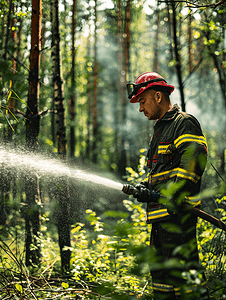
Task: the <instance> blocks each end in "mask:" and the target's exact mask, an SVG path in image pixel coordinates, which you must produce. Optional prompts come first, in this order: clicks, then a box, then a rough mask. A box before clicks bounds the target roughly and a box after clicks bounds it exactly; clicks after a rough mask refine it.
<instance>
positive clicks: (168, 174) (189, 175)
mask: <svg viewBox="0 0 226 300" xmlns="http://www.w3.org/2000/svg"><path fill="white" fill-rule="evenodd" d="M173 177H179V178H182V179H189V180H191V181H192V182H194V183H197V182H198V181H199V180H200V176H198V175H197V174H195V173H193V172H188V171H187V170H185V169H182V168H175V169H172V170H169V171H165V172H161V173H157V174H154V175H149V183H153V182H155V181H157V180H165V179H169V178H173Z"/></svg>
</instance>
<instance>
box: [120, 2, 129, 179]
mask: <svg viewBox="0 0 226 300" xmlns="http://www.w3.org/2000/svg"><path fill="white" fill-rule="evenodd" d="M129 8H130V7H129V6H128V3H127V12H128V14H126V15H127V16H129ZM117 15H118V21H117V43H118V73H119V82H120V85H119V89H120V90H119V94H120V99H121V120H120V122H121V124H122V125H123V126H122V127H121V128H123V127H124V125H125V122H126V99H125V85H126V69H128V65H126V64H125V59H127V61H128V58H126V57H123V53H126V51H128V49H126V43H124V44H123V42H122V8H121V0H118V12H117ZM127 16H126V22H128V21H129V18H128V19H127ZM126 26H127V27H128V24H126ZM125 28H126V27H125ZM126 55H128V53H127V54H126ZM125 145H126V137H125V132H124V131H121V132H120V148H121V149H120V158H119V163H118V172H119V174H120V176H123V175H126V164H127V157H126V149H125Z"/></svg>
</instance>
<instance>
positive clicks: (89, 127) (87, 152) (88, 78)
mask: <svg viewBox="0 0 226 300" xmlns="http://www.w3.org/2000/svg"><path fill="white" fill-rule="evenodd" d="M89 29H90V28H89ZM87 57H88V62H87V137H86V157H87V158H88V159H89V158H90V150H91V149H90V148H91V147H90V140H91V127H92V112H91V108H92V107H91V97H92V94H91V75H90V72H89V69H90V66H89V65H88V63H89V60H90V30H89V35H88V37H87Z"/></svg>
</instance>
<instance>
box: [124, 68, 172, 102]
mask: <svg viewBox="0 0 226 300" xmlns="http://www.w3.org/2000/svg"><path fill="white" fill-rule="evenodd" d="M157 86H158V88H159V90H160V91H163V92H168V93H170V94H171V93H172V92H173V91H174V86H173V85H169V84H167V82H166V81H165V79H164V78H163V77H162V76H160V75H159V74H158V73H155V72H146V73H143V74H141V75H140V76H139V77H137V79H136V81H135V83H128V84H127V92H128V97H129V99H131V100H130V102H131V103H136V102H137V99H136V97H137V96H138V95H140V94H141V93H143V92H144V91H145V90H146V89H148V88H150V87H153V89H154V87H157Z"/></svg>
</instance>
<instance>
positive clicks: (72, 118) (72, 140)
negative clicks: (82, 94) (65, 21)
mask: <svg viewBox="0 0 226 300" xmlns="http://www.w3.org/2000/svg"><path fill="white" fill-rule="evenodd" d="M75 28H76V0H73V13H72V64H71V96H70V99H69V100H68V106H69V113H70V121H71V122H70V157H71V158H74V156H75V117H76V111H75V110H76V95H75V93H76V90H75V85H76V83H75V55H76V52H75Z"/></svg>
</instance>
